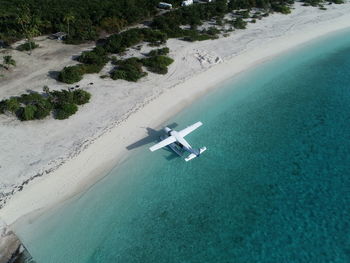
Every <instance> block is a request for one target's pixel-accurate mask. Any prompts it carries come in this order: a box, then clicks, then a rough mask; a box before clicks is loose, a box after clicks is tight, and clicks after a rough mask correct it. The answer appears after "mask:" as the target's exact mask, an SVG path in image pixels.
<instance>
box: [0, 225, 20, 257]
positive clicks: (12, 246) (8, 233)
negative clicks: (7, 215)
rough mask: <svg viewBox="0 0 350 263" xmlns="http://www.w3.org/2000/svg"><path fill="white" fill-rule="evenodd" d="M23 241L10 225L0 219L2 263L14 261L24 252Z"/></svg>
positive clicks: (0, 254)
mask: <svg viewBox="0 0 350 263" xmlns="http://www.w3.org/2000/svg"><path fill="white" fill-rule="evenodd" d="M23 250H24V248H23V247H22V244H21V241H20V240H19V238H18V237H17V236H16V234H15V233H14V232H13V231H12V230H11V229H9V227H8V226H7V225H6V224H5V223H4V222H2V221H0V263H10V262H14V261H15V260H16V258H17V256H18V255H19V254H21V253H22V252H23Z"/></svg>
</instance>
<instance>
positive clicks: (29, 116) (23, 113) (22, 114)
mask: <svg viewBox="0 0 350 263" xmlns="http://www.w3.org/2000/svg"><path fill="white" fill-rule="evenodd" d="M36 110H37V108H36V107H35V106H34V105H27V106H25V107H21V108H20V109H19V110H18V114H17V116H18V118H19V119H20V120H21V121H30V120H34V119H35V112H36Z"/></svg>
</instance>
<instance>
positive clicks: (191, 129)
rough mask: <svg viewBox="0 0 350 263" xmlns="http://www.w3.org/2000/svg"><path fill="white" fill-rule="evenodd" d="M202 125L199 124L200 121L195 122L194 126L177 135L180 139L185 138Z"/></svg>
mask: <svg viewBox="0 0 350 263" xmlns="http://www.w3.org/2000/svg"><path fill="white" fill-rule="evenodd" d="M202 125H203V123H201V122H200V121H199V122H196V123H195V124H192V125H191V126H188V127H187V128H185V129H183V130H181V131H179V134H180V135H181V136H182V137H185V136H186V135H187V134H190V133H191V132H193V131H194V130H195V129H197V128H198V127H200V126H202Z"/></svg>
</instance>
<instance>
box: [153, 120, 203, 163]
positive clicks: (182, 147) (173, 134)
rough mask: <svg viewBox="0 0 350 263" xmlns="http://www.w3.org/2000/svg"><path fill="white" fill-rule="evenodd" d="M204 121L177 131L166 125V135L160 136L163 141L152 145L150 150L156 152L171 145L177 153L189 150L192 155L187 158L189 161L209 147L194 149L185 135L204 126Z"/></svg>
mask: <svg viewBox="0 0 350 263" xmlns="http://www.w3.org/2000/svg"><path fill="white" fill-rule="evenodd" d="M202 125H203V123H201V122H200V121H199V122H196V123H195V124H192V125H191V126H188V127H187V128H185V129H183V130H181V131H175V130H172V129H170V128H169V127H165V128H164V131H165V132H166V136H162V137H160V139H161V141H160V142H159V143H157V144H155V145H153V146H152V147H150V148H149V149H150V151H151V152H154V151H156V150H158V149H161V148H163V147H165V146H168V147H170V149H172V150H173V151H174V152H175V153H177V154H178V155H180V156H182V154H183V153H184V152H185V151H186V152H189V153H190V155H189V156H188V157H186V158H185V161H186V162H188V161H190V160H192V159H194V158H196V157H198V156H199V155H201V153H203V152H204V151H205V150H206V149H207V148H206V147H202V148H199V149H194V148H192V147H191V145H190V144H189V143H188V142H187V141H186V140H185V139H184V137H185V136H186V135H188V134H190V133H191V132H193V131H194V130H196V129H197V128H198V127H200V126H202Z"/></svg>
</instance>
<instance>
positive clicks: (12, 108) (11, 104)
mask: <svg viewBox="0 0 350 263" xmlns="http://www.w3.org/2000/svg"><path fill="white" fill-rule="evenodd" d="M4 106H5V107H4V109H3V111H4V112H5V111H9V112H12V113H16V111H17V110H18V109H19V107H20V103H19V102H18V100H17V98H10V99H8V100H5V103H4Z"/></svg>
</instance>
